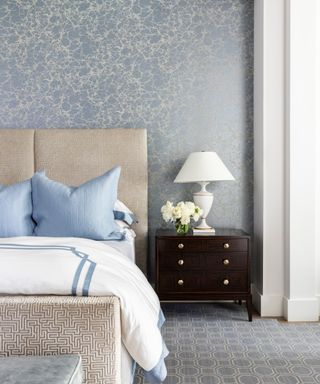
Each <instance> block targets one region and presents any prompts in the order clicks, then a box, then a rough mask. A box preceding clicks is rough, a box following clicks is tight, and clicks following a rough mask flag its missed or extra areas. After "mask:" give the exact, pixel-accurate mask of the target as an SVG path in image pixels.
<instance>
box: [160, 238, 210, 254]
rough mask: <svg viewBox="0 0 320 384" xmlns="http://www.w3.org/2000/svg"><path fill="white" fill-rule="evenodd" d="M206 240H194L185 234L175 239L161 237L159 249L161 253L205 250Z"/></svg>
mask: <svg viewBox="0 0 320 384" xmlns="http://www.w3.org/2000/svg"><path fill="white" fill-rule="evenodd" d="M205 247H206V246H205V244H204V241H202V240H200V241H194V240H193V239H186V238H184V237H183V236H181V238H179V237H177V238H174V239H160V240H159V241H158V249H159V252H161V253H164V254H165V253H166V252H168V251H170V252H188V251H189V252H190V251H191V252H192V251H203V250H204V249H205Z"/></svg>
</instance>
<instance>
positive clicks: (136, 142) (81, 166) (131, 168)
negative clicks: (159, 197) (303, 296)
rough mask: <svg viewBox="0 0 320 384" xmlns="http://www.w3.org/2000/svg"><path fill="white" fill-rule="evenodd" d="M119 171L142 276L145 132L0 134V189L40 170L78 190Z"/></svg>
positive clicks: (145, 223) (29, 131)
mask: <svg viewBox="0 0 320 384" xmlns="http://www.w3.org/2000/svg"><path fill="white" fill-rule="evenodd" d="M115 165H121V168H122V170H121V176H120V183H119V193H118V197H119V199H120V200H122V201H123V202H124V203H125V204H126V205H128V207H129V208H130V209H132V210H133V211H134V212H135V214H136V215H137V217H138V219H139V223H138V224H136V225H135V227H134V230H135V232H136V234H137V238H136V261H137V264H138V266H139V267H140V268H141V269H142V271H143V272H144V273H146V271H147V232H148V218H147V207H148V201H147V189H148V180H147V177H148V176H147V135H146V130H145V129H121V128H115V129H36V130H34V129H0V183H4V184H12V183H15V182H18V181H22V180H25V179H28V178H30V177H31V176H32V175H33V173H34V172H35V171H36V170H45V171H46V173H47V175H48V176H49V177H51V178H53V179H54V180H58V181H61V182H63V183H66V184H68V185H75V186H76V185H79V184H81V183H83V182H85V181H87V180H89V179H91V178H93V177H96V176H98V175H101V174H103V173H104V172H106V171H107V170H109V169H110V168H112V167H113V166H115Z"/></svg>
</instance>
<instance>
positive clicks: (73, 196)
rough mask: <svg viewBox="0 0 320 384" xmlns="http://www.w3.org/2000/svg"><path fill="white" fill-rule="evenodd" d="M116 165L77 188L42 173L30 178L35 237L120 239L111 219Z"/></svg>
mask: <svg viewBox="0 0 320 384" xmlns="http://www.w3.org/2000/svg"><path fill="white" fill-rule="evenodd" d="M120 170H121V168H120V167H114V168H112V169H111V170H110V171H108V172H107V173H105V174H104V175H102V176H99V177H97V178H95V179H92V180H90V181H88V182H86V183H84V184H82V185H80V186H79V187H77V188H74V187H68V186H66V185H64V184H62V183H59V182H57V181H53V180H50V179H49V178H48V177H47V176H46V175H45V173H44V172H37V173H35V174H34V176H33V177H32V179H31V181H32V201H33V219H34V220H35V222H36V228H35V234H36V235H37V236H61V237H85V238H89V239H93V240H120V239H122V238H123V235H122V234H121V233H120V232H118V228H117V225H116V223H115V221H114V214H113V207H114V203H115V201H116V199H117V189H118V181H119V176H120Z"/></svg>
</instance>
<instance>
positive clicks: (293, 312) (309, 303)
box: [283, 297, 319, 321]
mask: <svg viewBox="0 0 320 384" xmlns="http://www.w3.org/2000/svg"><path fill="white" fill-rule="evenodd" d="M283 304H284V317H285V318H286V320H287V321H318V320H319V300H318V298H310V299H288V298H286V297H285V298H284V302H283Z"/></svg>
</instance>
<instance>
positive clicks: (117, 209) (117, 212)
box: [113, 200, 138, 225]
mask: <svg viewBox="0 0 320 384" xmlns="http://www.w3.org/2000/svg"><path fill="white" fill-rule="evenodd" d="M113 213H114V218H115V220H121V221H124V222H125V223H126V224H128V225H132V224H134V223H137V222H138V220H137V218H136V216H135V214H134V213H133V212H132V211H131V210H130V209H129V208H128V207H127V206H126V205H125V204H124V203H123V202H122V201H120V200H117V201H116V203H115V205H114V208H113Z"/></svg>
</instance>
